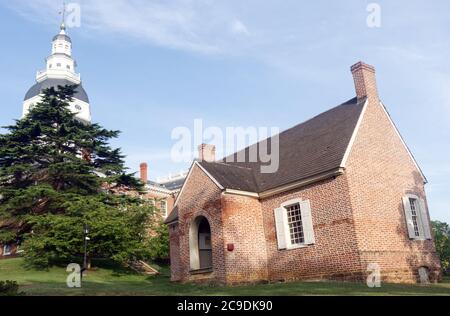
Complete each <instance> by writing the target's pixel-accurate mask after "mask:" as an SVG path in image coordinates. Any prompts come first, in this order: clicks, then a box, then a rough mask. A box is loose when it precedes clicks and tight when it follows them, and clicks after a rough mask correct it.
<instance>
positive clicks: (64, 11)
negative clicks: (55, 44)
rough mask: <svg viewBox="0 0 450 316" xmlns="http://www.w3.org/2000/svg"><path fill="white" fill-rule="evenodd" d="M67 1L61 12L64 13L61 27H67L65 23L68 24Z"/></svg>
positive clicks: (64, 2)
mask: <svg viewBox="0 0 450 316" xmlns="http://www.w3.org/2000/svg"><path fill="white" fill-rule="evenodd" d="M66 9H67V6H66V1H63V10H62V11H60V12H59V14H61V15H62V21H61V27H64V28H65V24H66Z"/></svg>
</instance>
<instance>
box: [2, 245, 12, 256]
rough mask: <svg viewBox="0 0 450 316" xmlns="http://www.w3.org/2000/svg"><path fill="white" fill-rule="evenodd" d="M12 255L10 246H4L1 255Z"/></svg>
mask: <svg viewBox="0 0 450 316" xmlns="http://www.w3.org/2000/svg"><path fill="white" fill-rule="evenodd" d="M11 254H12V247H11V245H4V246H3V255H4V256H10V255H11Z"/></svg>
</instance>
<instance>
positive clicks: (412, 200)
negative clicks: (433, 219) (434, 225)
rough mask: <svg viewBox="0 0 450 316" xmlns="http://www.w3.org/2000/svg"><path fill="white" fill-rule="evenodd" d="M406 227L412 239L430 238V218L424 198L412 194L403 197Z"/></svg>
mask: <svg viewBox="0 0 450 316" xmlns="http://www.w3.org/2000/svg"><path fill="white" fill-rule="evenodd" d="M403 208H404V211H405V218H406V227H407V231H408V236H409V238H410V239H412V240H427V239H431V238H432V236H431V228H430V219H429V216H428V210H427V208H426V204H425V200H424V199H422V198H420V197H418V196H417V195H414V194H408V195H406V196H404V197H403Z"/></svg>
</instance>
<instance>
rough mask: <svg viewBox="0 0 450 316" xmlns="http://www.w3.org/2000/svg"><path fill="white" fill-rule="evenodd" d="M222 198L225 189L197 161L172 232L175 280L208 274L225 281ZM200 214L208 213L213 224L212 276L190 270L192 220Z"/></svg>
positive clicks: (172, 267) (208, 277) (173, 275)
mask: <svg viewBox="0 0 450 316" xmlns="http://www.w3.org/2000/svg"><path fill="white" fill-rule="evenodd" d="M221 202H222V201H221V190H220V189H219V188H218V187H217V186H216V185H215V184H214V182H213V181H211V179H209V177H208V176H207V175H206V174H205V173H204V172H203V171H202V170H201V169H200V168H199V167H198V166H197V165H194V167H193V170H192V174H191V176H190V178H189V182H187V183H186V185H185V188H184V191H183V195H182V196H181V197H180V199H179V201H178V205H177V206H178V212H179V224H178V229H176V230H175V231H173V230H171V232H170V246H171V248H175V249H172V250H171V255H173V256H174V257H173V258H171V260H172V263H173V264H171V269H172V280H173V281H182V282H185V281H195V280H197V279H199V278H201V279H203V278H207V279H213V280H214V281H217V282H221V283H224V282H225V260H224V251H225V249H224V242H223V230H222V228H223V225H222V219H221V207H222V206H221ZM198 216H204V217H206V218H207V219H208V221H209V224H210V226H211V240H212V244H213V250H212V256H213V271H214V272H213V273H212V274H211V275H208V276H205V275H201V276H198V275H191V273H190V253H189V250H190V249H189V230H190V226H191V223H192V222H193V220H195V219H196V218H197V217H198ZM177 234H178V238H177ZM177 239H178V243H177ZM177 248H178V250H177ZM177 262H178V263H179V265H177V264H176V263H177Z"/></svg>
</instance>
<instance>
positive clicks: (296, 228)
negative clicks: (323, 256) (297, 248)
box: [287, 204, 305, 245]
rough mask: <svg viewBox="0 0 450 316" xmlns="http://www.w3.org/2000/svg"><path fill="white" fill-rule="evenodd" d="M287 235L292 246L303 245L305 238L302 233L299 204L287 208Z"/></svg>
mask: <svg viewBox="0 0 450 316" xmlns="http://www.w3.org/2000/svg"><path fill="white" fill-rule="evenodd" d="M287 212H288V223H289V234H290V237H291V243H292V244H293V245H299V244H304V243H305V236H304V233H303V223H302V213H301V210H300V204H295V205H292V206H289V207H287Z"/></svg>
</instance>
